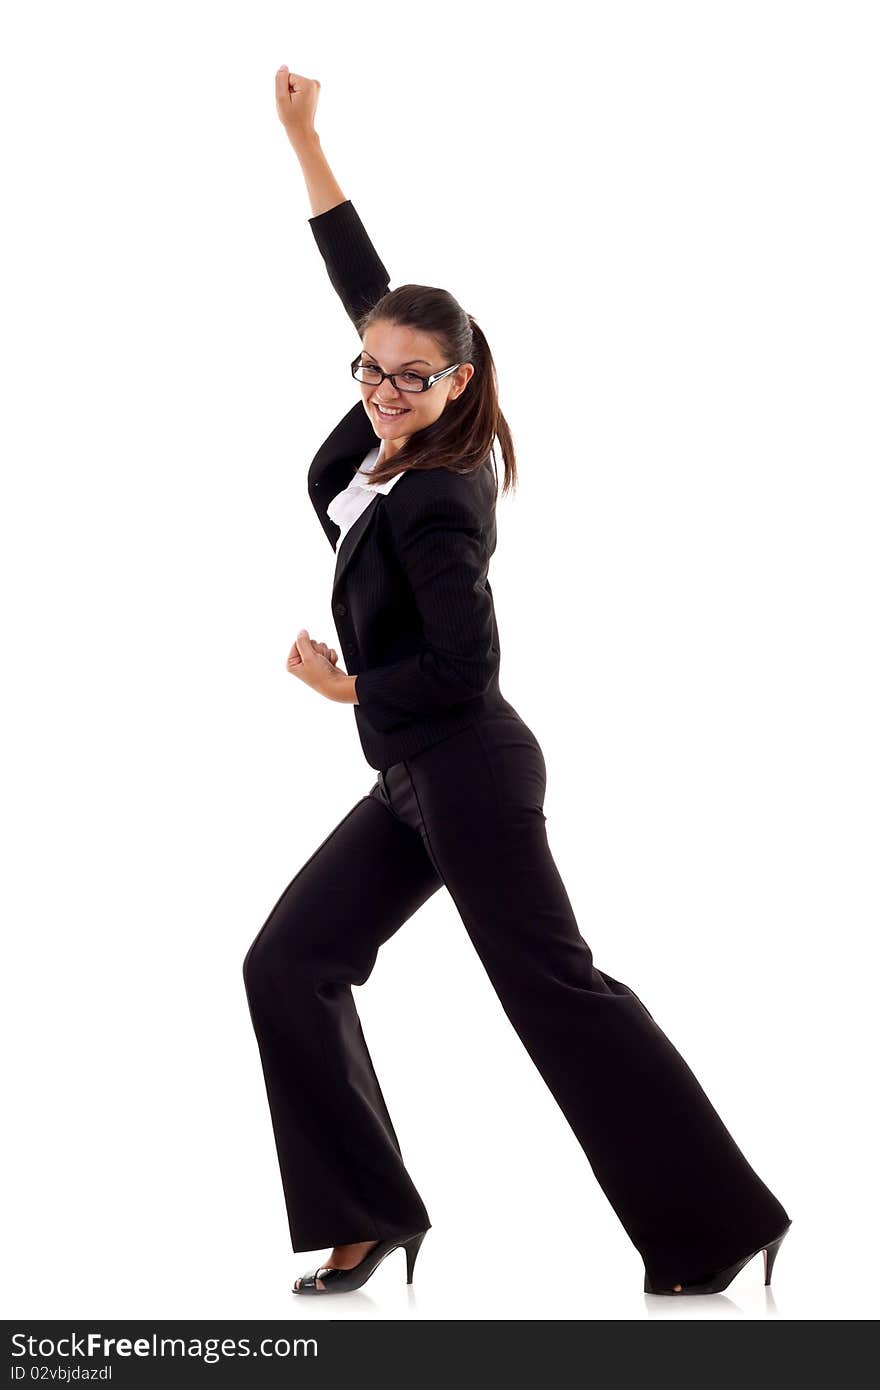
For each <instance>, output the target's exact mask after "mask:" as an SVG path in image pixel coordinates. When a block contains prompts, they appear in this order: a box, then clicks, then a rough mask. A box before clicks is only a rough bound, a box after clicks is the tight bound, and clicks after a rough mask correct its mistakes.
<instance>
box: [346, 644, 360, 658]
mask: <svg viewBox="0 0 880 1390" xmlns="http://www.w3.org/2000/svg"><path fill="white" fill-rule="evenodd" d="M356 652H357V647H356V646H355V645H354V643H353V642H349V644H348V646H347V647H346V649H345V655H346V656H354V655H355V654H356Z"/></svg>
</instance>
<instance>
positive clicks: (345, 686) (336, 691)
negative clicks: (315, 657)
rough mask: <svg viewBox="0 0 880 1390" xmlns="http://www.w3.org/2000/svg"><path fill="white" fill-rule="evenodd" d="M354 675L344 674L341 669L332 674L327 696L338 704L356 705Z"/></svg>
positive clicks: (355, 678)
mask: <svg viewBox="0 0 880 1390" xmlns="http://www.w3.org/2000/svg"><path fill="white" fill-rule="evenodd" d="M356 680H357V677H356V676H346V675H345V674H344V673H343V672H342V671H340V672H339V674H338V675H337V676H334V678H333V681H332V683H331V686H330V690H329V692H328V693H329V696H330V699H331V700H335V701H336V703H337V704H338V705H356V704H357V703H358V699H357V693H356V691H355V681H356Z"/></svg>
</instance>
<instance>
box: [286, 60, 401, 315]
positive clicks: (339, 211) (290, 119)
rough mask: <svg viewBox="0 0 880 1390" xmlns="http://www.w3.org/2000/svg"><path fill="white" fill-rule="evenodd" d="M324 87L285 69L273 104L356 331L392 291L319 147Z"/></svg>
mask: <svg viewBox="0 0 880 1390" xmlns="http://www.w3.org/2000/svg"><path fill="white" fill-rule="evenodd" d="M320 90H321V84H320V82H318V81H317V79H316V78H312V77H302V76H301V75H300V74H299V73H293V72H289V71H288V69H287V68H286V67H281V68H279V69H278V72H277V73H276V74H275V105H276V108H277V110H278V116H279V119H280V120H281V123H282V125H283V126H284V129H285V131H286V132H287V137H288V139H289V140H290V143H291V145H292V146H293V149H294V152H295V154H296V156H297V158H298V160H299V163H300V168H301V169H302V173H303V178H304V179H305V182H306V189H307V191H308V195H309V201H310V203H311V208H312V216H311V217H310V218H309V226H310V227H311V229H312V233H313V235H314V238H315V241H316V242H317V246H318V250H319V251H320V253H321V256H322V257H323V260H324V264H325V266H326V268H327V274H328V275H329V277H330V283H331V284H332V286H333V288H334V289H335V291H336V293H337V294H338V295H339V298H340V299H341V301H342V305H343V308H344V309H345V312H346V313H347V314H348V316H349V318H350V319H351V321H352V322H353V323H354V325H355V327H357V325H358V323H359V320H360V318H361V316H362V315H363V314H365V313H366V312H367V310H368V309H371V308H372V307H373V305H374V304H375V303H376V301H377V299H381V297H382V295H383V294H385V293H386V291H387V289H388V286H389V276H388V271H387V270H386V269H385V266H384V265H383V264H382V261H381V260H380V259H379V255H378V253H377V251H376V249H375V247H374V246H373V243H372V242H371V241H370V238H369V237H368V236H367V233H366V230H365V228H364V225H363V223H362V222H361V219H360V217H359V216H358V214H357V211H356V210H355V207H354V205H353V204H352V203H351V201H350V200H349V199H347V198H346V196H345V194H344V193H343V191H342V189H341V188H340V186H339V184H338V183H337V182H336V178H335V176H334V174H333V170H332V169H331V168H330V165H329V164H328V163H327V159H326V157H325V155H324V151H323V150H322V148H321V139H320V136H319V135H318V132H317V130H316V129H315V110H316V108H317V105H318V97H319V95H320Z"/></svg>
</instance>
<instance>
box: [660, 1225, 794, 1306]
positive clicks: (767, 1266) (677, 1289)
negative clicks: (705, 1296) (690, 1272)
mask: <svg viewBox="0 0 880 1390" xmlns="http://www.w3.org/2000/svg"><path fill="white" fill-rule="evenodd" d="M789 1226H791V1222H790V1221H789V1222H788V1223H787V1224H786V1225H785V1226H784V1227H783V1229H782V1232H781V1234H780V1235H778V1236H776V1237H775V1239H773V1240H770V1241H768V1242H767V1244H766V1245H759V1246H758V1250H753V1251H752V1253H751V1254H750V1255H744V1256H743V1258H742V1259H741V1260H737V1261H736V1263H735V1264H732V1265H728V1266H727V1267H726V1269H720V1270H718V1271H717V1273H715V1274H711V1275H709V1276H708V1277H707V1278H705V1279H694V1280H691V1281H690V1283H687V1284H677V1285H675V1286H674V1287H673V1288H671V1289H661V1288H655V1287H654V1286H653V1285H652V1282H651V1276H650V1275H649V1274H648V1271H647V1270H645V1293H654V1294H685V1293H721V1291H722V1289H726V1288H727V1286H728V1284H729V1283H730V1282H731V1280H732V1279H735V1278H736V1276H737V1274H739V1272H740V1270H741V1269H745V1267H746V1265H747V1264H748V1262H749V1260H753V1259H754V1257H755V1256H756V1255H757V1254H758V1251H759V1250H763V1252H764V1284H765V1285H767V1284H769V1283H770V1278H771V1275H772V1274H773V1266H774V1264H775V1263H776V1256H777V1255H778V1254H779V1247H780V1245H781V1244H782V1242H783V1240H784V1239H785V1237H786V1235H787V1233H788V1229H789Z"/></svg>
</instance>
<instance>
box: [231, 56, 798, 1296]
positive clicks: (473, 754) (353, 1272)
mask: <svg viewBox="0 0 880 1390" xmlns="http://www.w3.org/2000/svg"><path fill="white" fill-rule="evenodd" d="M319 86H320V84H319V83H318V82H316V81H313V80H310V79H308V78H304V77H300V76H299V75H297V74H291V73H288V70H287V68H285V67H282V68H281V69H279V72H278V74H277V75H276V101H277V108H278V113H279V116H280V118H281V120H282V123H283V125H284V127H285V130H286V131H287V134H288V136H289V138H290V141H291V143H292V145H293V148H294V150H295V152H296V154H297V156H298V158H299V162H300V165H301V168H302V171H303V175H304V178H305V181H306V186H307V189H308V195H309V198H310V201H311V207H312V214H313V215H312V217H311V218H310V219H309V222H310V226H311V229H312V232H313V234H314V236H315V239H316V242H317V245H318V248H319V250H320V252H321V255H322V257H323V259H324V262H325V265H326V268H327V271H328V274H329V276H330V280H331V282H332V284H333V286H334V288H335V289H336V291H337V292H338V294H339V296H340V298H341V300H342V303H343V305H344V307H345V309H346V311H347V312H348V314H349V316H350V317H351V318H352V320H353V322H354V324H355V326H356V327H357V329H358V331H359V334H360V338H361V345H360V351H359V352H358V354H357V356H356V357H355V359H354V361H353V362H352V364H351V371H352V375H353V376H354V377H355V379H356V380H357V381H358V382H359V383H360V393H361V399H360V401H359V402H357V403H356V404H355V406H354V407H353V408H352V410H351V411H349V413H348V414H347V415H346V416H345V417H344V419H343V420H342V421H341V422H340V423H339V425H337V427H336V429H335V430H334V431H333V433H332V434H331V435H330V436H329V438H328V439H327V440H326V441H325V443H324V444H323V445H322V446H321V448H320V450H319V451H318V453H317V455H316V456H315V459H314V460H313V462H312V464H311V467H310V469H309V479H308V481H309V494H310V497H311V500H312V502H313V504H314V506H315V509H316V512H317V515H318V519H319V521H320V523H321V525H322V527H323V528H324V531H325V533H326V535H327V537H328V539H329V541H330V543H331V545H333V547H334V548H335V550H336V557H337V558H336V570H335V574H334V580H333V590H332V605H333V613H334V618H335V622H336V628H337V632H338V636H339V641H340V644H341V647H342V651H343V653H344V654H345V657H346V664H347V666H348V670H349V672H350V673H353V674H345V673H344V672H342V671H341V670H339V668H338V665H337V662H338V655H337V652H336V650H335V649H334V648H332V647H328V646H327V644H326V643H323V642H316V641H313V640H312V639H311V637H310V636H309V634H308V632H307V631H306V630H305V629H303V630H302V631H301V632H300V633H299V634H298V636H297V640H296V642H295V644H294V646H293V649H292V651H291V653H290V657H289V660H288V669H289V670H290V671H291V672H292V674H294V675H295V676H296V677H297V678H298V679H300V680H301V681H303V682H304V683H305V684H306V685H308V686H309V687H311V689H312V690H314V691H315V692H316V693H318V694H319V695H323V696H325V697H326V698H327V699H330V700H335V701H338V702H339V703H343V704H352V705H353V706H354V713H355V718H356V722H357V730H358V734H359V736H360V740H361V745H362V748H363V751H364V755H365V758H366V760H367V763H368V764H369V766H370V767H372V768H373V769H374V770H376V772H377V774H378V775H377V777H376V780H375V782H374V784H373V786H372V787H371V789H370V791H369V792H368V793H366V794H365V795H364V796H362V797H360V798H359V799H358V800H357V801H356V802H355V804H354V806H353V807H351V809H350V810H349V811H348V812H347V814H346V815H345V816H343V818H342V820H341V821H340V822H339V824H338V825H337V826H336V827H335V828H334V829H333V830H332V831H331V832H330V834H329V835H328V836H327V838H326V839H325V840H323V841H322V843H321V844H320V845H319V846H318V848H317V849H316V850H315V851H314V853H313V854H312V855H311V857H310V858H309V859H307V860H306V862H305V864H304V865H303V866H302V868H301V869H300V870H299V872H298V873H297V875H296V876H295V878H294V879H293V881H292V882H291V883H290V884H289V885H288V887H287V888H286V889H285V891H284V893H283V894H282V896H281V898H280V899H279V900H278V902H277V903H276V905H275V907H274V908H273V910H272V912H271V914H270V915H269V917H268V919H267V921H266V922H265V924H264V926H263V928H262V929H261V931H260V932H259V934H258V936H257V938H256V940H255V941H254V942H253V944H252V946H251V948H250V950H249V951H248V954H247V957H246V959H245V963H244V975H245V984H246V990H247V996H248V1002H249V1007H250V1010H251V1017H252V1019H253V1023H254V1028H255V1031H256V1035H257V1040H258V1043H259V1049H260V1057H261V1061H262V1066H263V1072H264V1077H265V1082H266V1088H267V1093H268V1100H269V1106H270V1113H271V1118H272V1123H273V1128H274V1134H275V1140H276V1145H277V1149H278V1157H279V1162H280V1166H281V1176H282V1184H283V1189H284V1195H285V1201H286V1205H287V1211H288V1218H289V1224H290V1234H291V1240H292V1243H293V1249H294V1251H301V1250H313V1249H317V1248H319V1247H326V1246H331V1247H332V1249H331V1251H330V1254H329V1256H328V1258H327V1262H326V1264H324V1265H322V1266H320V1267H319V1268H318V1269H317V1270H315V1271H314V1272H313V1273H310V1274H308V1275H304V1276H302V1277H301V1278H299V1279H298V1280H297V1281H296V1286H295V1291H296V1292H297V1293H308V1294H320V1293H333V1292H344V1291H346V1290H349V1289H355V1288H358V1287H360V1286H361V1285H362V1284H363V1283H364V1282H365V1281H366V1280H367V1279H368V1278H369V1276H370V1274H371V1273H372V1272H373V1270H374V1269H375V1268H376V1266H377V1265H378V1264H379V1262H380V1261H381V1260H382V1259H384V1257H385V1256H386V1255H387V1254H389V1253H390V1252H391V1251H392V1250H395V1249H397V1248H399V1247H402V1248H403V1249H405V1251H406V1257H407V1281H408V1282H409V1281H411V1278H412V1271H413V1265H414V1262H415V1257H416V1254H417V1252H418V1249H419V1247H420V1245H421V1242H422V1240H423V1238H424V1235H425V1232H426V1231H427V1230H428V1228H429V1227H430V1224H431V1223H430V1221H429V1219H428V1213H427V1211H426V1209H425V1206H424V1203H423V1202H422V1199H421V1197H420V1196H419V1193H418V1192H417V1190H416V1188H415V1186H414V1184H413V1181H412V1179H411V1177H410V1175H409V1174H408V1172H407V1170H406V1168H405V1166H404V1163H403V1158H402V1155H401V1151H400V1146H399V1144H398V1141H397V1136H396V1134H395V1132H394V1128H393V1126H392V1122H391V1118H390V1115H389V1113H388V1109H387V1107H386V1104H385V1101H384V1098H383V1096H382V1092H381V1089H380V1086H379V1082H378V1079H377V1077H376V1074H375V1071H374V1069H373V1065H372V1061H371V1059H370V1055H369V1052H368V1050H367V1045H366V1042H365V1040H364V1035H363V1031H362V1029H361V1024H360V1020H359V1018H358V1015H357V1012H356V1010H355V1006H354V1002H353V999H352V993H351V986H352V985H353V984H363V983H364V981H365V980H366V979H367V978H368V976H369V975H370V972H371V970H372V968H373V965H374V963H375V960H376V955H377V952H378V949H379V947H380V945H381V944H382V943H383V942H384V941H386V940H387V939H388V937H390V936H391V935H392V933H393V932H395V931H396V930H397V929H398V928H399V927H400V926H401V925H402V924H403V923H404V922H405V921H407V919H408V918H410V917H411V916H412V914H413V913H414V912H416V911H417V909H418V908H419V907H420V906H421V905H422V904H423V903H424V902H425V901H426V900H427V899H428V898H429V897H430V896H431V894H433V893H435V892H436V891H437V889H438V888H440V887H441V886H445V887H446V888H447V889H448V890H449V893H450V895H451V897H452V899H453V901H454V903H455V906H456V908H457V909H458V911H459V913H460V915H461V918H462V920H463V922H464V924H465V927H466V928H467V931H468V933H469V935H470V937H471V940H472V941H473V944H474V946H475V948H476V950H477V952H478V954H479V956H480V959H481V961H482V963H483V965H484V966H485V968H486V970H487V972H488V974H489V977H490V979H491V981H492V984H493V986H494V988H495V990H496V992H497V994H498V997H499V999H500V1001H501V1004H502V1006H503V1008H504V1010H505V1013H506V1014H507V1016H508V1018H509V1019H510V1021H511V1023H512V1024H513V1026H514V1028H515V1029H516V1031H517V1033H518V1035H519V1037H520V1038H521V1040H522V1042H523V1044H524V1045H525V1047H526V1048H527V1049H528V1052H529V1054H530V1056H531V1057H532V1059H533V1061H534V1062H535V1065H536V1066H537V1067H538V1069H539V1070H540V1072H541V1074H542V1076H543V1077H544V1080H545V1081H546V1083H547V1085H548V1087H549V1088H550V1090H551V1092H552V1094H553V1095H554V1097H555V1099H556V1100H557V1102H558V1104H559V1106H560V1108H561V1109H562V1111H563V1113H564V1115H565V1117H566V1119H567V1120H568V1122H569V1124H570V1125H571V1127H572V1130H573V1131H574V1133H575V1135H576V1137H577V1139H578V1141H579V1142H580V1144H581V1146H582V1148H583V1150H584V1152H585V1154H586V1156H587V1159H588V1161H589V1163H590V1165H591V1167H592V1169H593V1172H594V1174H595V1176H596V1178H597V1179H598V1181H599V1183H600V1185H601V1187H602V1189H603V1191H604V1192H605V1194H606V1196H607V1198H608V1200H609V1202H610V1203H611V1205H612V1207H613V1208H614V1210H615V1212H616V1213H617V1215H618V1217H619V1219H620V1221H621V1223H622V1225H623V1227H624V1229H625V1230H626V1232H627V1234H628V1235H629V1237H630V1239H631V1240H632V1242H633V1244H634V1245H635V1246H636V1248H637V1250H638V1251H639V1253H640V1255H641V1256H642V1259H643V1261H644V1264H645V1283H644V1288H645V1290H646V1291H647V1292H649V1293H663V1294H672V1293H680V1294H687V1293H709V1292H714V1291H716V1290H720V1289H723V1288H725V1287H726V1286H727V1284H728V1283H729V1282H730V1280H731V1279H732V1278H733V1277H734V1275H735V1274H736V1273H738V1271H739V1270H740V1269H742V1268H743V1266H744V1265H745V1264H746V1263H747V1262H748V1260H749V1259H751V1258H752V1256H753V1255H755V1254H757V1253H758V1252H759V1251H763V1252H764V1261H765V1283H769V1282H770V1273H771V1269H772V1264H773V1260H774V1258H775V1255H776V1252H777V1250H778V1248H779V1245H780V1242H781V1241H782V1238H783V1236H784V1234H785V1232H786V1230H787V1229H788V1226H789V1225H790V1221H789V1217H788V1215H787V1213H786V1212H785V1210H784V1209H783V1207H782V1206H781V1205H780V1203H779V1202H778V1201H777V1199H776V1198H775V1197H774V1196H773V1194H772V1193H771V1192H770V1191H769V1189H768V1188H767V1187H766V1186H765V1184H764V1183H763V1182H762V1181H761V1179H760V1178H759V1177H758V1176H757V1174H756V1173H755V1172H754V1170H753V1169H752V1168H751V1166H750V1165H749V1164H748V1162H747V1161H746V1159H745V1158H744V1156H743V1154H742V1153H741V1152H740V1150H739V1148H738V1147H737V1146H736V1144H735V1143H734V1140H733V1138H732V1137H731V1135H730V1134H729V1132H728V1131H727V1129H726V1128H725V1126H724V1125H723V1123H722V1121H721V1119H720V1118H719V1116H718V1114H717V1113H716V1111H715V1110H714V1109H713V1107H712V1105H711V1103H710V1101H709V1100H708V1098H707V1096H706V1095H705V1093H704V1092H703V1090H702V1089H701V1087H700V1085H699V1083H698V1081H697V1080H696V1078H695V1076H694V1075H693V1073H692V1072H691V1071H690V1069H689V1068H688V1066H687V1064H686V1063H685V1062H684V1060H683V1059H682V1057H681V1056H680V1054H679V1053H678V1052H677V1051H676V1050H675V1048H674V1047H673V1045H672V1044H671V1043H670V1041H669V1039H668V1038H667V1037H666V1035H665V1034H664V1033H663V1032H662V1031H661V1029H660V1028H659V1027H658V1026H657V1024H656V1023H655V1021H654V1019H653V1016H652V1015H651V1014H650V1013H649V1012H648V1010H647V1009H646V1008H645V1006H644V1005H643V1004H642V1002H641V1001H640V1000H639V999H638V997H637V996H636V995H635V994H634V992H633V991H632V990H631V989H630V988H629V987H628V986H627V985H625V984H622V983H621V982H620V981H619V980H615V979H614V978H613V976H611V975H609V974H608V973H607V972H606V971H601V970H598V969H597V968H596V967H595V966H594V965H593V959H592V953H591V951H590V948H589V946H588V945H587V943H586V942H585V940H584V939H583V937H582V936H581V934H580V931H579V929H578V926H577V923H576V921H575V917H574V913H573V911H572V907H571V903H570V902H569V899H568V896H567V894H566V890H565V887H564V885H563V883H562V880H561V879H560V876H559V873H558V871H557V868H556V865H555V863H554V861H553V858H552V856H551V853H550V850H549V847H548V843H547V833H546V824H545V817H544V812H543V800H544V792H545V785H546V768H545V765H544V759H543V756H542V752H541V748H540V745H539V743H538V741H537V739H536V738H535V735H534V734H533V733H532V731H531V730H530V729H529V728H528V727H527V725H526V724H525V723H524V722H523V720H522V719H521V718H520V716H519V715H518V714H517V712H516V710H515V709H514V708H513V707H512V706H511V705H510V704H509V703H508V702H507V700H506V699H504V697H503V696H502V694H501V692H500V689H499V641H498V629H497V625H496V621H495V612H494V606H493V600H492V591H491V588H490V585H489V581H488V578H487V572H488V565H489V558H490V556H491V554H492V552H493V550H494V548H495V519H494V509H495V502H496V497H497V492H498V487H497V479H496V477H495V472H494V454H493V452H492V446H493V441H494V439H495V438H496V437H497V438H498V440H499V441H500V444H501V451H502V455H503V459H504V473H505V478H504V488H503V491H505V492H506V491H507V490H508V489H509V488H510V487H511V486H513V485H514V484H515V481H516V475H515V459H514V450H513V444H512V441H511V437H510V432H509V430H508V427H507V423H506V421H505V420H504V417H503V415H502V414H501V411H500V409H499V406H498V398H497V394H496V382H495V371H494V366H493V362H492V357H491V354H490V351H489V347H488V344H487V342H486V339H485V337H484V336H483V333H482V331H481V329H480V328H479V326H478V325H477V324H476V322H475V321H474V319H473V318H471V317H470V316H469V315H468V314H466V313H465V312H464V310H463V309H462V308H461V306H460V305H459V304H458V302H457V301H456V300H455V299H454V298H453V297H452V296H451V295H449V294H447V293H446V292H445V291H443V290H440V289H436V288H434V287H430V286H424V285H404V286H401V287H399V288H398V289H396V290H393V291H389V277H388V272H387V271H386V269H385V267H384V265H383V264H382V262H381V260H380V259H379V257H378V255H377V253H376V251H375V249H374V247H373V245H372V243H371V242H370V240H369V238H368V236H367V234H366V232H365V230H364V228H363V225H362V224H361V221H360V218H359V217H358V214H357V212H356V211H355V209H354V207H353V205H352V204H351V202H350V201H348V200H347V199H346V198H345V195H344V193H343V192H342V190H341V188H340V187H339V185H338V184H337V182H336V180H335V179H334V177H333V174H332V172H331V170H330V168H329V166H328V164H327V162H326V160H325V158H324V155H323V152H322V150H321V145H320V140H319V137H318V135H317V132H316V130H315V126H314V115H315V109H316V106H317V101H318V94H319ZM377 441H378V443H377Z"/></svg>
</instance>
